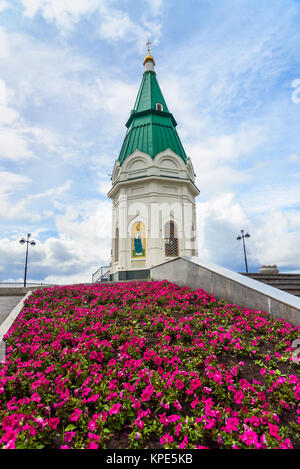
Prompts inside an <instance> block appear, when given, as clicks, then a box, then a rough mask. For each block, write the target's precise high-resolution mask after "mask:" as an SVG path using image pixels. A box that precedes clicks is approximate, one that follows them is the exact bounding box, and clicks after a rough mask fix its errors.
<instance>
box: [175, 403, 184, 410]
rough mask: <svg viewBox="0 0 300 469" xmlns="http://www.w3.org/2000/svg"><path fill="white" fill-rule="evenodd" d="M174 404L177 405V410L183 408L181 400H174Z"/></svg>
mask: <svg viewBox="0 0 300 469" xmlns="http://www.w3.org/2000/svg"><path fill="white" fill-rule="evenodd" d="M173 406H174V407H176V409H177V410H181V409H182V407H181V405H180V402H179V401H174V402H173Z"/></svg>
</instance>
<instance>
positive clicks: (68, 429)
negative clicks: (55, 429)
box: [65, 423, 76, 432]
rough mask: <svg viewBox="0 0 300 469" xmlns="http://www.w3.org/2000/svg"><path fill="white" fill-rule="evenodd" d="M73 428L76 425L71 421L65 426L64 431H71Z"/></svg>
mask: <svg viewBox="0 0 300 469" xmlns="http://www.w3.org/2000/svg"><path fill="white" fill-rule="evenodd" d="M75 428H76V425H73V423H71V424H70V425H68V426H67V428H65V432H71V431H72V430H74V429H75Z"/></svg>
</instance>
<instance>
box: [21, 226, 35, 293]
mask: <svg viewBox="0 0 300 469" xmlns="http://www.w3.org/2000/svg"><path fill="white" fill-rule="evenodd" d="M30 238H31V234H30V233H28V234H27V238H26V239H24V238H22V239H20V241H19V243H20V244H25V243H26V244H27V246H26V257H25V272H24V287H26V278H27V264H28V246H29V244H30V246H35V245H36V242H35V241H34V240H33V239H32V240H30Z"/></svg>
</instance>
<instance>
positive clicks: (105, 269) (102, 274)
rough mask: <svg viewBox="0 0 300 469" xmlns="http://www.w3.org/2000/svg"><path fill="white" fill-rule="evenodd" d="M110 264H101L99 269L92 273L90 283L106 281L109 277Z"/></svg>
mask: <svg viewBox="0 0 300 469" xmlns="http://www.w3.org/2000/svg"><path fill="white" fill-rule="evenodd" d="M109 272H110V266H109V265H103V266H102V267H100V269H98V270H96V272H95V273H93V275H92V283H99V282H108V281H109V279H110V275H109Z"/></svg>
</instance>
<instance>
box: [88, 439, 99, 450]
mask: <svg viewBox="0 0 300 469" xmlns="http://www.w3.org/2000/svg"><path fill="white" fill-rule="evenodd" d="M86 449H98V445H97V443H96V442H95V441H91V442H90V443H88V445H87V446H86Z"/></svg>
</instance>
